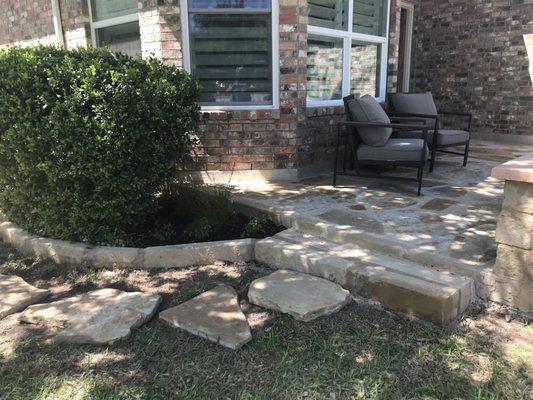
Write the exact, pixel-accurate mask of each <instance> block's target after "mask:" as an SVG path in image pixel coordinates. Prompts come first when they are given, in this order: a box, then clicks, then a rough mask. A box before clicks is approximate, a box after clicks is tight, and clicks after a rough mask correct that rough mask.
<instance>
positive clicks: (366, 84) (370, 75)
mask: <svg viewBox="0 0 533 400" xmlns="http://www.w3.org/2000/svg"><path fill="white" fill-rule="evenodd" d="M380 64H381V44H376V43H365V42H359V41H354V42H352V53H351V64H350V93H353V94H355V95H359V96H363V95H365V94H370V95H372V96H374V97H379V86H380V85H379V84H380V82H379V76H380V68H381V67H380Z"/></svg>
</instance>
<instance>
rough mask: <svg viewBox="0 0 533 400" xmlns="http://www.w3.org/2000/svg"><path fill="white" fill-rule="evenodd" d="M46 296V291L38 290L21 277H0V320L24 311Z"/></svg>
mask: <svg viewBox="0 0 533 400" xmlns="http://www.w3.org/2000/svg"><path fill="white" fill-rule="evenodd" d="M47 296H48V290H45V289H38V288H36V287H35V286H32V285H30V284H29V283H27V282H26V281H24V279H22V278H21V277H18V276H15V275H0V319H2V318H4V317H7V316H8V315H10V314H14V313H17V312H19V311H22V310H24V309H25V308H26V307H28V306H29V305H30V304H34V303H38V302H39V301H41V300H43V299H44V298H45V297H47Z"/></svg>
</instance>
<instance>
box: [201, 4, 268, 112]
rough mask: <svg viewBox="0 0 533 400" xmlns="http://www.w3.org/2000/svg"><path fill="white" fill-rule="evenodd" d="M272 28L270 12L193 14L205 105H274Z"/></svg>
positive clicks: (202, 97)
mask: <svg viewBox="0 0 533 400" xmlns="http://www.w3.org/2000/svg"><path fill="white" fill-rule="evenodd" d="M271 32H272V29H271V18H270V14H238V15H236V14H191V15H190V40H191V61H192V62H191V64H192V72H193V74H194V75H195V76H196V77H197V78H199V79H200V85H201V94H200V102H201V103H202V104H204V105H224V104H239V103H241V104H243V105H246V104H272V39H271V36H272V34H271Z"/></svg>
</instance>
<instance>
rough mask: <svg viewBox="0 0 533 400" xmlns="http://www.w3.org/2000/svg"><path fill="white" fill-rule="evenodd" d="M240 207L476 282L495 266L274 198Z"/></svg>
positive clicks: (248, 201) (242, 202) (331, 239)
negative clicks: (282, 203) (318, 214)
mask: <svg viewBox="0 0 533 400" xmlns="http://www.w3.org/2000/svg"><path fill="white" fill-rule="evenodd" d="M238 206H239V207H240V208H241V211H243V212H245V213H247V212H248V213H250V212H251V213H254V212H258V211H259V212H262V213H265V214H267V215H269V216H270V218H271V219H272V220H274V221H275V222H277V223H280V224H282V225H285V226H287V227H290V228H292V229H294V230H297V231H300V232H307V233H310V234H313V235H315V236H317V237H321V238H323V239H325V240H327V241H329V242H333V243H339V244H351V245H356V246H360V247H363V248H367V249H369V250H370V251H376V252H379V253H383V254H387V255H390V256H393V257H396V258H399V259H405V260H409V261H413V262H415V263H421V264H426V265H429V266H433V267H435V268H439V269H445V270H448V271H450V272H453V273H457V274H461V275H465V276H470V277H472V278H474V279H475V280H476V281H481V280H483V276H484V275H485V274H487V273H489V274H490V272H491V270H492V266H493V261H473V260H465V259H463V258H461V257H460V256H457V255H453V254H446V253H445V252H442V251H438V250H436V249H434V248H431V247H429V248H428V247H427V246H420V245H419V244H418V243H417V242H416V241H413V242H409V241H405V240H400V239H398V238H396V237H394V236H393V235H390V234H382V233H378V232H377V231H375V230H374V231H373V230H371V229H368V227H366V226H365V221H358V223H357V224H356V225H353V222H350V221H347V222H346V225H342V224H340V223H339V222H338V221H337V222H334V221H331V220H328V219H325V218H320V217H316V216H313V215H310V214H309V213H304V212H299V211H295V210H294V209H284V208H283V207H280V206H279V205H276V204H273V203H272V201H268V200H259V199H252V198H239V199H238Z"/></svg>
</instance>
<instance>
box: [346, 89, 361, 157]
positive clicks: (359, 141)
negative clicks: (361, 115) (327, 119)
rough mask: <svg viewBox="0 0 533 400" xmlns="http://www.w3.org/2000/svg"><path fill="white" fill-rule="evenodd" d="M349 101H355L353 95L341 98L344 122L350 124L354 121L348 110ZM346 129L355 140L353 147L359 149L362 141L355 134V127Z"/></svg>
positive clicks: (357, 134)
mask: <svg viewBox="0 0 533 400" xmlns="http://www.w3.org/2000/svg"><path fill="white" fill-rule="evenodd" d="M351 100H355V96H354V95H353V94H350V95H348V96H346V97H343V98H342V101H343V103H344V112H345V113H346V120H347V121H351V122H355V120H354V119H353V118H352V113H351V112H350V108H349V106H348V103H349V102H350V101H351ZM347 129H348V130H349V132H350V133H351V134H352V135H353V137H354V138H355V146H356V148H357V147H359V145H360V144H361V143H362V142H363V141H362V140H361V137H360V136H359V132H357V128H356V127H355V126H348V127H347Z"/></svg>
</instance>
